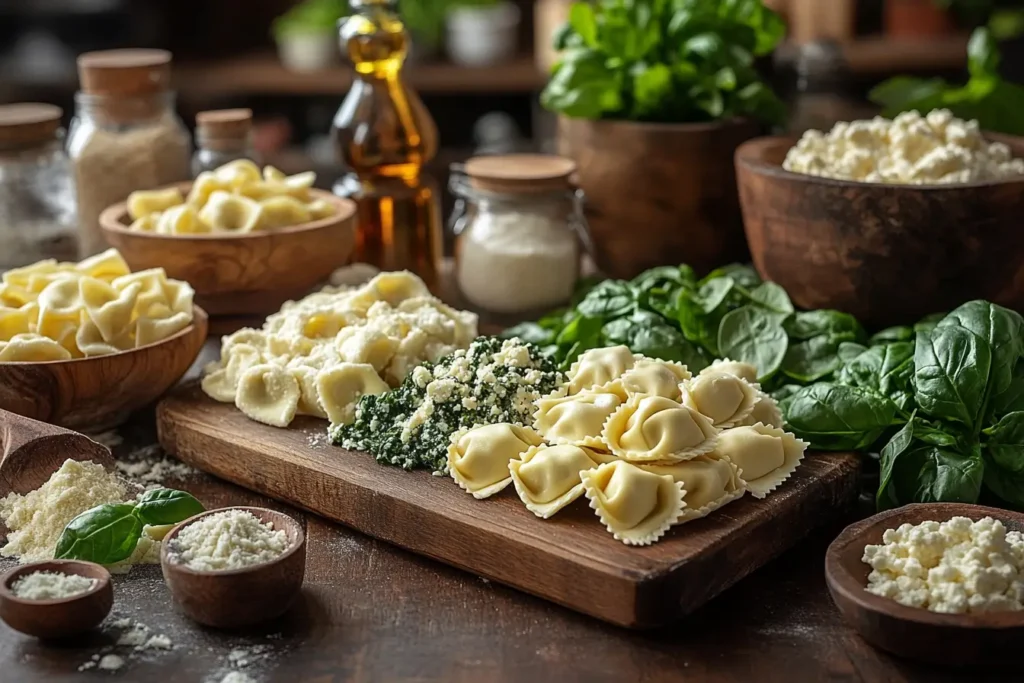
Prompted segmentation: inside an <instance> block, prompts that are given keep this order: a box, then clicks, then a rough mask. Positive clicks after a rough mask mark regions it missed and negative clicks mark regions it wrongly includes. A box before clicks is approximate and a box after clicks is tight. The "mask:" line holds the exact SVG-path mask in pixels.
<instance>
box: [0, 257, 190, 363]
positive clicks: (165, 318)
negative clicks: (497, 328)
mask: <svg viewBox="0 0 1024 683" xmlns="http://www.w3.org/2000/svg"><path fill="white" fill-rule="evenodd" d="M194 294H195V292H194V291H193V290H192V288H191V287H189V285H188V284H187V283H184V282H178V281H175V280H169V279H168V278H167V275H166V274H165V273H164V271H163V269H154V270H149V271H142V272H139V273H132V272H131V270H130V269H129V268H128V264H127V263H125V260H124V258H122V256H121V254H120V253H118V251H117V250H116V249H110V250H108V251H105V252H103V253H101V254H97V255H96V256H93V257H91V258H88V259H86V260H84V261H82V262H81V263H77V264H75V263H57V262H56V261H52V260H48V261H42V262H40V263H37V264H35V265H32V266H26V267H24V268H17V269H15V270H11V271H8V272H7V273H4V275H3V281H2V284H0V342H3V343H4V344H5V345H4V348H3V352H2V354H0V362H46V361H54V360H69V359H74V358H90V357H93V356H104V355H109V354H112V353H118V352H120V351H127V350H130V349H134V348H138V347H141V346H146V345H148V344H152V343H155V342H159V341H162V340H164V339H166V338H168V337H170V336H172V335H174V334H176V333H178V332H180V331H181V330H183V329H185V328H186V327H188V326H189V325H191V324H192V316H193V306H192V299H193V296H194ZM12 303H17V305H16V306H14V305H12Z"/></svg>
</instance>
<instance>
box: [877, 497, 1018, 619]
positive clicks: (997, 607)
mask: <svg viewBox="0 0 1024 683" xmlns="http://www.w3.org/2000/svg"><path fill="white" fill-rule="evenodd" d="M863 559H864V562H865V563H867V564H869V565H871V569H872V571H871V574H869V575H868V585H867V588H866V590H867V591H868V592H870V593H874V594H875V595H880V596H882V597H885V598H890V599H892V600H895V601H897V602H899V603H900V604H903V605H908V606H910V607H921V608H926V609H929V610H931V611H933V612H947V613H954V614H959V613H965V612H994V611H1019V610H1021V609H1024V537H1022V535H1021V533H1020V532H1017V531H1011V532H1009V533H1007V531H1006V528H1005V527H1004V526H1003V524H1002V522H999V521H997V520H994V519H992V518H991V517H985V518H984V519H981V520H978V521H977V522H974V521H972V520H970V519H968V518H967V517H954V518H953V519H951V520H949V521H948V522H942V523H941V524H940V523H939V522H932V521H928V522H922V523H921V524H918V525H917V526H914V525H911V524H903V525H902V526H900V527H899V528H898V529H888V530H887V531H886V532H885V533H884V534H883V536H882V545H869V546H867V547H865V548H864V558H863Z"/></svg>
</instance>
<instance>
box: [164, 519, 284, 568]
mask: <svg viewBox="0 0 1024 683" xmlns="http://www.w3.org/2000/svg"><path fill="white" fill-rule="evenodd" d="M287 549H288V537H287V534H285V532H284V531H283V530H280V529H277V530H275V529H274V527H273V525H272V524H266V523H264V522H263V521H261V520H260V519H259V518H258V517H256V516H255V515H254V514H252V513H251V512H248V511H246V510H225V511H224V512H218V513H216V514H212V515H207V516H205V517H202V518H200V519H198V520H197V521H195V522H193V523H191V524H189V525H188V526H186V527H185V528H184V529H182V530H181V531H180V532H178V535H177V536H176V537H175V538H174V540H173V541H171V545H170V553H171V558H172V560H173V561H174V562H177V563H180V564H184V565H185V566H186V567H188V568H189V569H194V570H197V571H230V570H233V569H242V568H245V567H251V566H254V565H257V564H263V563H265V562H269V561H271V560H273V559H274V558H276V557H279V556H280V555H282V554H283V553H284V552H285V550H287Z"/></svg>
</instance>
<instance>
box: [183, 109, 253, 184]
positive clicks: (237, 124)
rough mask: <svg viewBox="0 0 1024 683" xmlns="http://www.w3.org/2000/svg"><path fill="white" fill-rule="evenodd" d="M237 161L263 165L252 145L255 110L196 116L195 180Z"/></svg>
mask: <svg viewBox="0 0 1024 683" xmlns="http://www.w3.org/2000/svg"><path fill="white" fill-rule="evenodd" d="M238 159H249V160H251V161H253V162H255V163H256V164H257V165H259V166H262V165H263V164H262V163H261V160H260V159H259V158H258V156H257V154H256V150H255V149H254V148H253V145H252V110H251V109H223V110H220V111H204V112H200V113H198V114H196V153H195V154H194V155H193V157H192V175H193V177H194V176H198V175H199V174H200V173H203V172H204V171H214V170H216V169H218V168H220V167H221V166H223V165H224V164H226V163H228V162H231V161H236V160H238Z"/></svg>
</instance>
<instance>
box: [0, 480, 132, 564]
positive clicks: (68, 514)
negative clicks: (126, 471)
mask: <svg viewBox="0 0 1024 683" xmlns="http://www.w3.org/2000/svg"><path fill="white" fill-rule="evenodd" d="M127 498H128V493H127V491H126V489H125V485H124V484H123V483H122V482H121V480H120V479H118V477H117V475H114V474H110V473H109V472H107V471H106V470H105V469H103V466H102V465H98V464H96V463H94V462H79V461H77V460H66V461H65V462H64V464H63V465H61V467H60V469H59V470H57V471H56V472H54V473H53V474H52V475H51V476H50V478H49V480H47V482H46V483H45V484H43V485H42V486H40V487H39V488H38V489H36V490H35V491H32V492H30V493H27V494H25V495H23V496H22V495H18V494H16V493H11V494H9V495H8V496H7V497H5V498H3V499H2V500H0V521H3V523H4V525H6V526H7V528H8V529H9V530H10V533H9V534H8V536H7V545H5V546H4V547H3V548H0V555H3V556H4V557H16V558H18V561H19V562H22V563H27V562H41V561H43V560H49V559H52V558H53V551H54V548H55V547H56V546H57V539H59V538H60V535H61V533H62V532H63V531H64V527H65V526H67V524H68V522H70V521H71V520H72V519H74V518H75V517H77V516H78V515H80V514H81V513H83V512H85V511H86V510H88V509H90V508H94V507H96V506H97V505H105V504H107V503H121V502H124V501H125V500H126V499H127Z"/></svg>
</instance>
